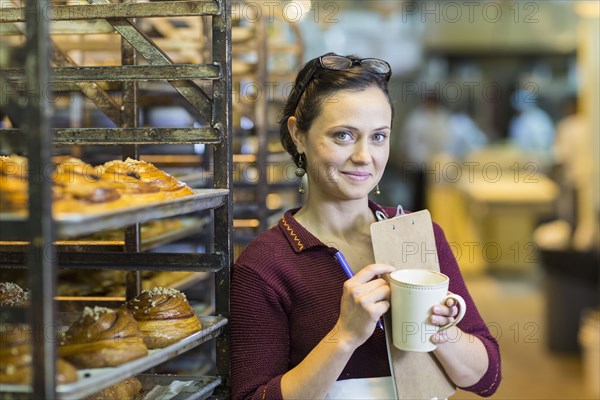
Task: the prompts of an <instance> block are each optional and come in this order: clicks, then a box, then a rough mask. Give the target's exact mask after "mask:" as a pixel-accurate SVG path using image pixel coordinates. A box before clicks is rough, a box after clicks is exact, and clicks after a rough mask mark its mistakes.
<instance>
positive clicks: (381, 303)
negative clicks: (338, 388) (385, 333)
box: [335, 264, 395, 348]
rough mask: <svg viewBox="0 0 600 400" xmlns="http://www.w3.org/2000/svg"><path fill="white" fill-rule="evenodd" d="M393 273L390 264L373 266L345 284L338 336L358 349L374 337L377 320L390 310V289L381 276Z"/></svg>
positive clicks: (361, 271) (393, 269) (367, 267)
mask: <svg viewBox="0 0 600 400" xmlns="http://www.w3.org/2000/svg"><path fill="white" fill-rule="evenodd" d="M393 271H395V268H394V267H392V266H390V265H387V264H370V265H367V266H366V267H365V268H363V269H362V270H360V271H359V272H358V273H357V274H356V275H354V276H353V277H352V278H350V279H348V280H347V281H346V282H344V291H343V293H342V300H341V304H340V317H339V319H338V322H337V324H336V325H337V326H336V330H337V332H336V335H335V336H337V337H338V338H339V339H341V340H345V341H347V342H348V343H349V344H350V345H351V346H352V347H354V348H356V347H358V346H360V345H361V344H363V343H364V342H365V341H366V340H367V339H368V338H369V337H371V335H372V334H373V330H374V329H375V326H376V324H377V321H379V319H380V318H381V316H382V315H383V314H385V312H386V311H387V310H388V309H389V308H390V287H389V285H388V283H387V282H386V281H385V280H384V279H383V278H379V277H378V275H382V274H389V273H391V272H393Z"/></svg>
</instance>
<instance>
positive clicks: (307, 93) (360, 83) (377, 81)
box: [279, 53, 394, 165]
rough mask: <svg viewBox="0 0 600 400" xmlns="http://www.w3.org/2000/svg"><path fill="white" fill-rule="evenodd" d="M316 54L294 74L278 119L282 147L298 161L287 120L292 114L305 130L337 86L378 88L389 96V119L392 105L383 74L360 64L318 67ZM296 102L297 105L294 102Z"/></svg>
mask: <svg viewBox="0 0 600 400" xmlns="http://www.w3.org/2000/svg"><path fill="white" fill-rule="evenodd" d="M324 55H335V53H327V54H324ZM346 57H347V58H349V59H351V60H360V59H361V57H357V56H353V55H350V56H346ZM318 62H319V57H316V58H313V59H312V60H310V61H308V62H307V63H306V64H304V66H303V67H302V69H301V70H300V72H299V73H298V76H297V77H296V81H295V83H294V87H293V88H292V91H291V92H290V95H289V96H288V99H287V101H286V104H285V106H284V108H283V112H282V115H281V119H280V120H279V124H280V126H279V135H280V139H281V144H282V145H283V148H284V149H285V150H286V151H287V152H288V153H289V154H290V155H291V156H292V159H293V160H294V162H295V163H296V165H298V159H299V155H298V149H296V145H295V144H294V141H293V140H292V136H291V134H290V131H289V130H288V127H287V121H288V119H289V118H290V117H292V116H295V117H296V120H297V121H298V129H300V130H301V131H302V132H308V130H309V129H310V127H311V125H312V123H313V121H314V120H315V119H316V118H317V117H318V116H319V114H320V113H321V105H322V103H323V101H324V100H326V99H327V98H330V96H331V95H332V94H333V93H336V92H339V91H340V90H364V89H367V88H370V87H377V88H379V89H381V91H382V92H383V93H385V95H386V96H387V98H388V101H389V103H390V107H391V108H392V119H393V113H394V107H393V105H392V100H391V98H390V94H389V91H388V82H387V79H386V77H385V76H384V75H381V74H377V73H375V72H372V71H370V70H368V69H366V68H364V67H362V66H361V65H360V64H356V65H354V66H353V67H352V68H349V69H346V70H329V69H325V68H319V67H318V66H317V63H318ZM315 68H316V72H315V73H314V75H313V77H312V79H311V81H310V83H309V84H308V85H307V86H306V88H305V89H304V92H303V93H302V94H301V97H300V100H299V101H298V91H299V90H302V88H301V87H300V86H301V85H302V82H303V81H304V80H305V78H306V75H307V74H310V73H311V71H313V70H314V69H315ZM296 103H297V105H296Z"/></svg>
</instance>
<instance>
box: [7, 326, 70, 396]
mask: <svg viewBox="0 0 600 400" xmlns="http://www.w3.org/2000/svg"><path fill="white" fill-rule="evenodd" d="M32 337H33V335H32V332H31V330H30V329H29V327H28V326H27V325H15V324H0V382H1V383H5V384H19V385H20V384H25V385H27V384H31V360H32V358H31V340H32ZM77 379H78V377H77V370H76V369H75V367H74V366H73V365H71V364H69V363H68V362H66V361H65V360H63V359H60V358H59V359H58V360H57V361H56V383H57V384H59V385H61V384H66V383H71V382H75V381H77Z"/></svg>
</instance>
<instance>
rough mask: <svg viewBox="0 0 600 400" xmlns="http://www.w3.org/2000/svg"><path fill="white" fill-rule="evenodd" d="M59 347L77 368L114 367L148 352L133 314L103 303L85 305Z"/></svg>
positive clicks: (60, 352) (61, 352)
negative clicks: (107, 306)
mask: <svg viewBox="0 0 600 400" xmlns="http://www.w3.org/2000/svg"><path fill="white" fill-rule="evenodd" d="M58 351H59V354H60V355H61V356H62V357H64V358H65V359H66V360H68V361H70V362H72V363H73V364H74V365H75V366H76V367H78V368H103V367H115V366H117V365H121V364H124V363H126V362H128V361H131V360H135V359H137V358H140V357H143V356H145V355H146V354H148V349H147V348H146V345H144V341H143V338H142V335H141V334H140V331H139V328H138V325H137V323H136V321H135V320H134V319H133V318H132V316H131V314H130V313H129V312H128V311H127V310H124V309H119V310H111V309H108V308H104V307H94V308H93V309H92V308H90V307H86V308H85V309H84V310H83V313H82V315H81V317H80V318H79V319H78V320H77V321H75V322H74V323H73V324H72V325H71V326H70V327H69V329H68V330H67V331H66V332H65V333H64V334H63V336H62V338H61V343H60V347H59V349H58Z"/></svg>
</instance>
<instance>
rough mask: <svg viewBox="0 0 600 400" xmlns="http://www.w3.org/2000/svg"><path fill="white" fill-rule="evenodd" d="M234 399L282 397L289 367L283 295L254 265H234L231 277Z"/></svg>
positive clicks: (287, 329) (287, 334) (232, 380)
mask: <svg viewBox="0 0 600 400" xmlns="http://www.w3.org/2000/svg"><path fill="white" fill-rule="evenodd" d="M230 316H231V318H230V329H231V389H232V399H234V400H238V399H259V400H262V399H276V400H278V399H282V394H281V377H282V376H283V374H284V373H286V372H287V371H288V369H289V325H288V318H287V314H286V312H285V310H284V308H283V305H282V301H281V298H280V296H278V295H277V293H276V292H275V291H274V290H273V288H272V287H270V286H269V285H268V284H267V283H266V282H265V281H264V280H263V279H262V278H261V277H260V276H259V275H258V274H257V273H256V272H255V271H254V270H253V269H252V268H250V267H247V266H245V265H240V264H235V265H234V266H233V269H232V280H231V310H230Z"/></svg>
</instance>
